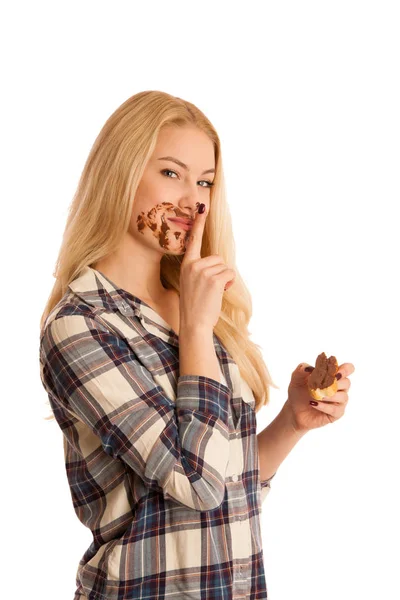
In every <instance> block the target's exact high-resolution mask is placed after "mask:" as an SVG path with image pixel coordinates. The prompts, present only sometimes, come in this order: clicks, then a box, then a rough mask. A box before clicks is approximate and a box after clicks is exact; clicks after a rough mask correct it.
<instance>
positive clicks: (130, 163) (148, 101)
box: [40, 90, 279, 419]
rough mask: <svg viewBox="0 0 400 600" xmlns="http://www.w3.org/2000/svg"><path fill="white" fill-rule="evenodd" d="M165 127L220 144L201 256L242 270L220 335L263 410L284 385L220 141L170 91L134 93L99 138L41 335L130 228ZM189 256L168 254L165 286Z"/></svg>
mask: <svg viewBox="0 0 400 600" xmlns="http://www.w3.org/2000/svg"><path fill="white" fill-rule="evenodd" d="M166 126H176V127H185V126H192V127H193V126H194V127H197V128H199V129H200V130H202V131H203V132H205V133H206V134H207V135H208V137H209V138H210V139H211V141H212V142H213V144H214V149H215V179H214V186H213V187H212V188H211V192H210V193H211V197H210V210H209V214H208V217H207V221H206V225H205V230H204V235H203V242H202V248H201V256H203V257H204V256H208V255H210V254H218V255H219V256H221V258H222V260H223V261H224V262H225V263H226V264H227V265H228V266H229V267H231V268H233V269H234V270H235V272H236V278H235V281H234V284H233V285H231V287H230V288H229V289H228V290H227V291H226V292H224V295H223V300H222V307H221V315H220V318H219V320H218V323H217V325H216V326H215V328H214V333H215V334H216V335H217V337H218V338H219V339H220V340H221V342H222V343H223V345H224V346H225V347H226V349H227V350H228V352H229V353H230V354H231V356H232V358H233V359H234V361H235V362H236V363H237V365H238V368H239V371H240V374H241V376H242V377H243V379H244V380H245V381H246V382H247V384H248V385H249V387H250V388H251V389H252V391H253V393H254V397H255V410H256V411H257V412H258V410H259V409H260V408H261V407H262V406H263V405H266V404H268V402H269V399H270V394H269V386H272V387H275V388H276V389H279V388H278V387H277V386H276V385H275V384H274V383H273V381H272V379H271V376H270V374H269V372H268V369H267V367H266V365H265V363H264V360H263V358H262V355H261V351H260V346H259V345H258V344H255V343H254V342H252V341H251V340H250V338H249V334H250V332H249V330H248V327H247V326H248V323H249V321H250V318H251V316H252V301H251V296H250V293H249V291H248V289H247V287H246V285H245V283H244V281H243V280H242V278H241V276H240V274H239V272H238V269H237V266H236V261H235V243H234V239H233V232H232V223H231V216H230V212H229V207H228V204H227V201H226V193H225V181H224V174H223V168H222V158H221V147H220V140H219V137H218V134H217V132H216V130H215V129H214V127H213V125H212V124H211V122H210V121H209V120H208V119H207V117H206V116H205V115H204V114H203V113H202V112H201V111H200V110H199V109H198V108H197V107H196V106H195V105H194V104H191V103H190V102H187V101H185V100H182V99H181V98H178V97H175V96H171V95H170V94H167V93H165V92H161V91H153V90H151V91H144V92H140V93H138V94H135V95H134V96H131V97H130V98H128V100H126V101H125V102H124V103H123V104H121V106H120V107H119V108H117V109H116V110H115V112H114V113H113V114H112V115H111V116H110V117H109V118H108V120H107V121H106V123H105V124H104V126H103V128H102V129H101V131H100V133H99V135H98V136H97V139H96V140H95V142H94V144H93V147H92V148H91V150H90V153H89V156H88V158H87V161H86V164H85V166H84V168H83V172H82V174H81V177H80V180H79V183H78V187H77V190H76V192H75V195H74V197H73V200H72V203H71V205H70V208H69V213H68V217H67V222H66V226H65V230H64V234H63V239H62V243H61V247H60V250H59V255H58V258H57V261H56V268H55V271H54V273H53V276H54V277H55V278H56V281H55V283H54V286H53V289H52V290H51V293H50V296H49V298H48V301H47V304H46V306H45V309H44V312H43V314H42V317H41V321H40V329H41V333H42V332H43V329H44V326H45V322H46V319H47V317H48V315H49V314H50V312H51V311H52V310H53V308H54V307H55V306H56V305H57V304H58V302H59V301H60V300H61V298H62V297H63V296H64V294H65V293H66V291H67V286H68V284H69V283H70V282H71V281H73V280H74V279H75V278H76V277H78V276H79V274H80V272H81V271H82V269H83V268H84V267H86V266H92V265H94V263H96V262H97V261H99V260H100V259H102V258H104V257H106V256H108V255H109V254H111V253H113V252H115V250H116V249H117V247H118V246H119V244H120V241H121V239H122V238H123V236H124V234H125V232H127V230H128V227H129V222H130V219H131V213H132V206H133V202H134V198H135V193H136V189H137V187H138V185H139V182H140V180H141V178H142V175H143V172H144V170H145V168H146V165H147V162H148V160H149V159H150V157H151V156H152V154H153V152H154V149H155V146H156V143H157V138H158V134H159V132H160V130H161V129H162V128H163V127H166ZM183 256H184V255H180V256H175V255H168V254H165V255H164V256H163V257H162V259H161V265H160V267H161V270H160V272H161V281H162V283H163V285H164V286H165V287H167V288H174V289H175V290H177V291H178V292H179V279H180V265H181V262H182V260H183ZM48 418H50V419H52V418H54V417H53V415H50V417H48Z"/></svg>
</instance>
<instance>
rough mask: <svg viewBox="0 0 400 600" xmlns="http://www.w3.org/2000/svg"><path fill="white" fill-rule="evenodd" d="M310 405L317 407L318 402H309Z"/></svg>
mask: <svg viewBox="0 0 400 600" xmlns="http://www.w3.org/2000/svg"><path fill="white" fill-rule="evenodd" d="M310 404H312V405H313V406H318V402H314V400H310Z"/></svg>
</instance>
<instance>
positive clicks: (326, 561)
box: [0, 0, 400, 600]
mask: <svg viewBox="0 0 400 600" xmlns="http://www.w3.org/2000/svg"><path fill="white" fill-rule="evenodd" d="M1 12H2V15H1V19H0V20H1V22H2V25H1V36H0V39H1V46H2V48H1V50H2V84H3V85H2V89H3V91H2V96H1V104H2V109H1V147H2V172H3V175H2V193H3V194H2V195H3V200H2V213H3V214H2V219H1V221H2V236H1V256H2V275H3V277H2V293H1V301H2V317H3V318H2V334H3V360H2V365H3V372H2V394H1V395H2V405H3V407H4V411H5V412H4V413H3V431H4V435H3V456H2V465H3V469H2V472H3V476H2V478H1V480H2V486H3V493H2V505H3V510H2V517H3V522H2V527H3V533H2V540H3V542H2V546H3V551H4V552H5V553H6V556H7V558H6V562H4V561H5V559H4V558H3V578H2V584H1V588H2V591H3V593H4V598H16V599H17V598H28V597H29V598H36V597H37V598H39V597H40V598H41V600H54V599H55V598H57V600H72V597H73V593H74V590H75V572H76V568H77V565H78V561H79V559H80V558H81V556H82V555H83V553H84V551H85V550H86V548H87V547H88V546H89V544H90V542H91V535H90V532H89V531H88V530H86V529H85V528H84V527H83V525H81V523H80V522H79V521H78V519H77V517H76V515H75V513H74V511H73V507H72V501H71V498H70V495H69V488H68V485H67V478H66V475H65V471H64V462H63V452H62V435H61V432H60V430H59V429H58V426H57V424H56V423H55V422H50V423H49V422H47V421H44V420H43V418H44V417H45V416H46V415H47V414H48V410H47V405H46V404H45V402H46V399H47V396H46V394H45V391H44V389H43V388H42V386H41V382H40V378H39V363H38V341H39V319H40V315H41V313H42V310H43V308H44V305H45V302H46V300H47V297H48V294H49V293H50V289H51V287H52V285H53V282H54V280H53V277H52V273H53V270H54V266H55V260H56V256H57V253H58V249H59V246H60V243H61V237H62V233H63V230H64V225H65V220H66V215H67V210H68V207H69V204H70V202H71V200H72V196H73V194H74V192H75V188H76V185H77V182H78V178H79V176H80V173H81V170H82V168H83V165H84V162H85V160H86V157H87V155H88V152H89V150H90V148H91V145H92V144H93V142H94V139H95V137H96V136H97V134H98V133H99V131H100V129H101V127H102V126H103V124H104V122H105V121H106V119H107V118H108V117H109V116H110V114H111V113H112V112H113V111H114V110H115V109H116V108H117V107H118V106H119V105H120V104H121V103H122V102H123V101H125V100H126V99H127V98H128V97H130V96H132V95H133V94H136V93H137V92H139V91H143V90H150V89H157V90H162V91H166V92H168V93H170V94H173V95H176V96H179V97H182V98H185V99H187V100H189V101H191V102H193V103H194V104H196V105H197V106H198V107H199V108H200V109H201V110H203V111H204V112H205V113H206V115H207V116H208V117H209V118H210V119H211V121H212V123H213V124H214V125H215V127H216V129H217V131H218V132H219V135H220V138H221V141H222V155H223V161H224V167H225V172H226V183H227V190H228V201H229V205H230V207H231V211H232V218H233V226H234V234H235V240H236V245H237V266H238V270H239V271H240V273H241V274H242V276H243V277H244V279H245V281H246V283H247V285H248V287H249V289H250V291H251V293H252V297H253V318H252V321H251V323H250V331H251V333H252V336H253V339H254V341H256V342H257V343H259V344H260V345H261V347H262V350H263V355H264V358H265V361H266V363H267V365H268V368H269V369H270V372H271V374H272V377H273V379H274V381H275V383H276V384H277V385H279V386H280V389H279V390H272V399H271V403H270V405H269V406H268V407H265V408H263V410H262V411H261V412H260V413H258V420H259V422H258V427H259V430H260V431H261V430H262V429H263V428H264V427H265V426H266V425H268V423H269V422H270V421H272V419H273V418H274V417H275V415H276V414H277V413H278V412H279V411H280V409H281V407H282V405H283V403H284V402H285V400H286V397H287V386H288V384H289V381H290V376H291V373H292V371H293V370H294V369H295V368H296V366H297V365H298V364H299V363H300V362H307V363H310V364H314V361H315V358H316V356H317V355H318V354H319V353H320V352H322V351H324V352H326V353H327V354H328V355H330V354H334V355H335V356H337V358H338V360H339V364H342V363H344V362H351V363H353V364H354V366H355V368H356V370H355V372H354V374H353V375H352V376H351V384H352V385H351V389H350V392H349V397H350V400H349V404H348V406H347V410H346V412H345V415H344V417H343V418H342V419H340V420H339V421H337V422H336V423H334V424H332V425H328V426H326V427H323V428H321V429H318V430H314V431H312V432H310V433H308V434H307V435H306V436H305V437H304V438H303V439H302V440H301V441H300V442H299V444H297V445H296V446H295V448H294V449H293V451H292V452H291V453H290V454H289V456H288V457H287V459H286V460H285V461H284V462H283V463H282V465H281V466H280V468H279V471H278V474H277V475H276V477H275V478H274V480H273V481H272V489H271V492H270V494H269V496H268V497H267V499H266V501H265V503H264V504H263V514H262V530H263V542H264V556H265V570H266V578H267V584H268V591H269V596H270V598H271V599H272V600H294V599H296V600H321V599H324V600H337V599H340V600H358V599H361V598H362V599H363V600H376V599H377V598H379V599H381V598H382V599H383V598H384V599H385V600H392V599H393V600H394V599H398V598H400V584H399V579H398V568H399V559H400V552H399V544H398V540H399V536H400V527H399V510H398V507H399V505H400V503H399V491H398V484H397V481H398V473H399V466H398V463H399V457H400V452H399V435H398V430H399V416H400V413H399V400H400V398H399V387H398V375H399V367H398V344H397V341H398V337H399V333H400V328H399V317H398V309H399V292H398V281H397V280H398V275H399V233H398V222H399V217H398V210H397V209H398V207H399V200H400V194H399V188H400V177H399V164H400V163H399V159H400V143H399V140H400V110H399V107H400V90H399V73H400V71H399V66H400V65H399V63H400V41H399V40H400V36H399V29H400V18H399V4H398V3H397V2H394V1H393V2H389V1H385V0H379V1H366V0H363V1H362V2H361V1H358V2H356V1H354V0H345V1H343V0H336V1H335V2H320V1H314V2H311V1H303V2H295V1H292V2H288V1H283V0H282V1H280V2H254V1H253V2H252V1H247V2H242V3H238V2H222V1H221V2H219V3H218V2H206V1H204V0H203V1H202V2H183V1H171V2H168V3H166V2H151V1H148V2H111V1H110V2H99V1H95V2H94V1H90V2H89V1H79V2H71V0H69V1H68V2H52V3H50V2H48V3H44V2H37V1H36V2H29V3H28V2H24V3H21V2H13V3H12V4H10V5H9V6H8V8H7V9H5V8H4V7H3V9H2V11H1ZM396 359H397V360H396ZM4 367H5V368H4ZM396 574H397V575H396Z"/></svg>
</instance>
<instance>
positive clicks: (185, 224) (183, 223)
mask: <svg viewBox="0 0 400 600" xmlns="http://www.w3.org/2000/svg"><path fill="white" fill-rule="evenodd" d="M168 221H171V222H172V223H176V224H177V225H179V226H180V227H182V229H184V230H185V231H189V230H190V229H192V227H193V221H191V220H190V219H180V218H178V217H177V218H176V219H168Z"/></svg>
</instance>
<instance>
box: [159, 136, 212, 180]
mask: <svg viewBox="0 0 400 600" xmlns="http://www.w3.org/2000/svg"><path fill="white" fill-rule="evenodd" d="M161 156H173V157H175V158H178V159H179V160H181V161H182V162H184V163H185V164H187V165H188V166H189V169H190V168H191V167H193V168H194V169H211V168H214V167H215V153H214V144H213V142H212V141H211V140H210V138H209V137H208V135H207V134H206V133H204V131H201V130H200V129H198V128H196V127H189V126H187V127H171V126H168V127H164V128H163V129H162V130H161V131H160V133H159V135H158V139H157V143H156V147H155V150H154V153H153V157H152V158H153V159H155V160H157V158H158V157H161Z"/></svg>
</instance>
